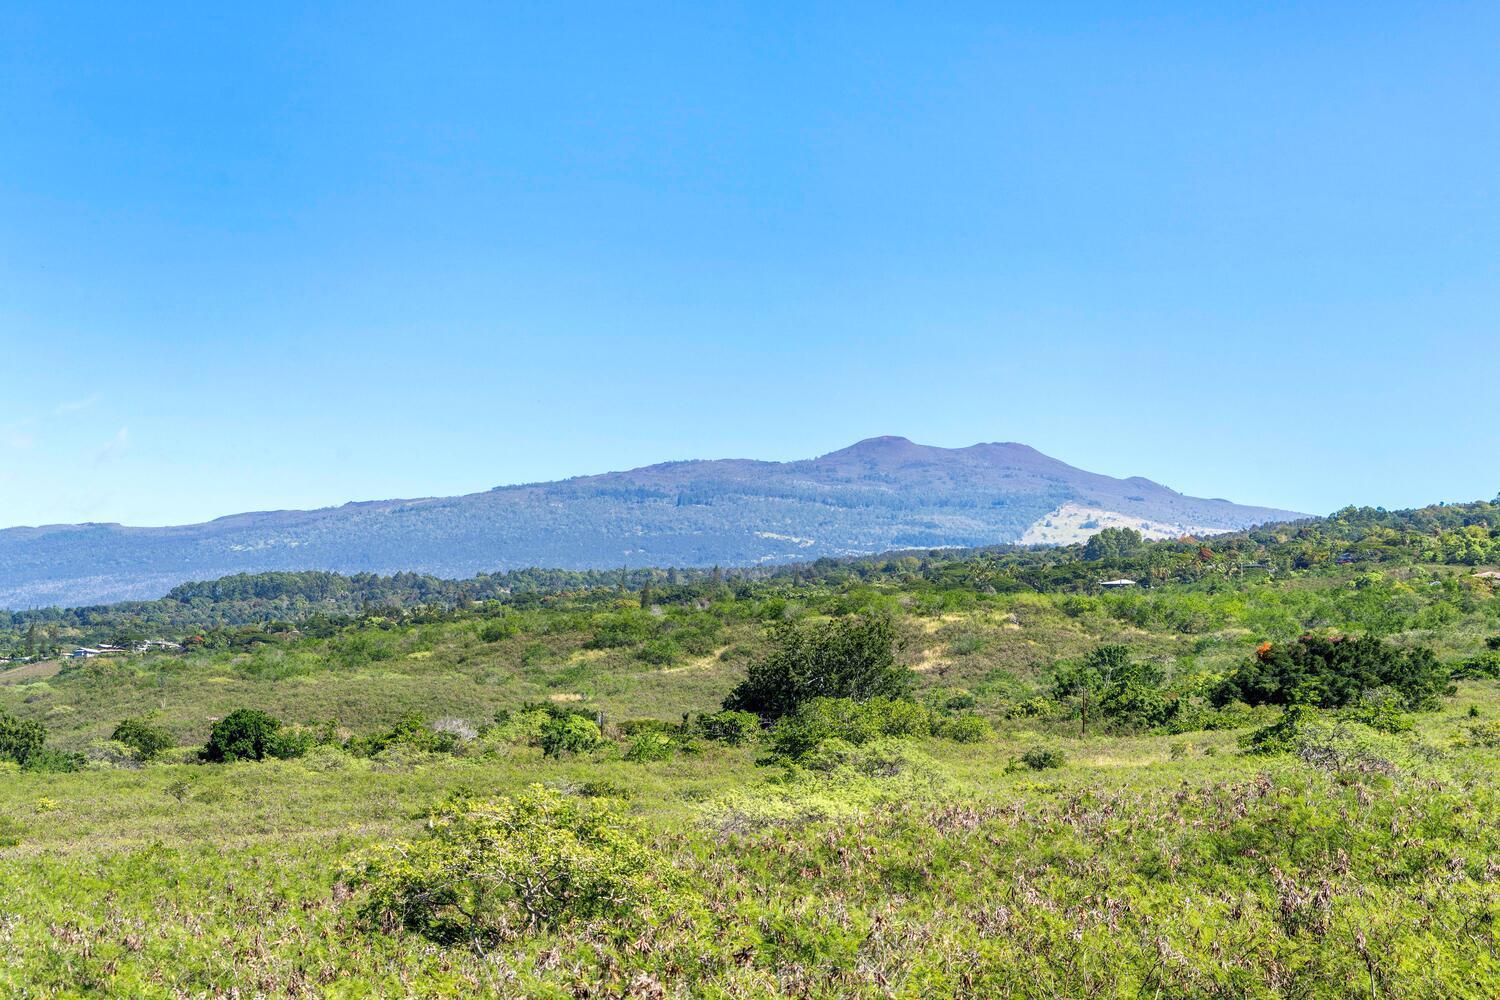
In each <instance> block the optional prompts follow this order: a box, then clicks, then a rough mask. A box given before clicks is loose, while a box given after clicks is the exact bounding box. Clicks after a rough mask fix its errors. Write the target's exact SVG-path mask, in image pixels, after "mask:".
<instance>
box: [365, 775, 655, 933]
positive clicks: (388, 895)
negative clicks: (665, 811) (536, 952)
mask: <svg viewBox="0 0 1500 1000" xmlns="http://www.w3.org/2000/svg"><path fill="white" fill-rule="evenodd" d="M653 867H654V863H653V859H652V857H651V855H650V852H649V851H648V850H647V849H646V847H645V846H644V845H643V844H642V843H641V841H640V840H639V838H638V837H637V836H636V835H635V834H634V833H633V832H632V831H630V830H629V829H628V828H627V827H626V826H625V824H624V823H623V821H622V820H621V819H620V818H619V817H617V816H615V815H614V814H613V813H612V812H611V811H609V810H608V809H606V808H604V807H602V806H599V805H596V804H592V803H580V802H578V801H577V800H574V799H569V798H567V797H565V796H563V795H561V794H559V793H557V792H555V791H550V790H548V789H545V788H543V787H542V786H540V785H535V786H533V787H531V788H529V789H527V790H525V791H522V792H519V793H517V794H516V795H513V796H506V797H500V798H495V799H484V800H480V799H472V798H469V797H466V796H456V797H454V798H452V799H450V800H449V801H448V802H446V803H444V804H443V805H442V806H441V807H439V808H438V809H436V810H434V812H433V813H432V815H431V817H430V818H429V820H428V833H427V836H425V837H423V838H421V839H419V840H415V841H409V842H399V843H394V844H389V845H382V846H379V847H376V848H374V849H372V850H370V851H368V852H366V853H365V854H363V855H362V856H361V857H360V858H358V859H357V860H356V861H355V862H354V863H353V864H352V865H351V866H350V867H349V868H348V869H347V872H346V875H345V879H346V881H347V882H348V883H349V884H350V885H351V886H352V887H354V888H356V889H359V890H362V891H363V892H364V893H365V900H364V912H365V913H366V914H367V915H369V916H371V917H373V918H374V919H375V920H376V922H377V923H381V924H384V925H386V926H389V925H390V924H397V925H399V926H402V927H405V928H407V929H409V930H414V931H417V932H419V933H421V934H423V935H425V936H427V937H430V938H433V939H435V940H437V941H442V942H463V943H471V942H473V943H478V944H480V945H481V946H487V945H490V944H493V943H495V942H498V941H503V940H506V939H508V938H510V937H513V936H514V935H516V934H518V933H522V932H526V931H535V930H537V929H539V928H543V927H557V926H559V925H562V924H565V923H568V922H570V921H573V920H584V919H591V918H607V919H609V920H611V921H616V922H618V921H625V920H629V919H631V918H633V917H636V916H638V915H639V914H638V909H639V907H641V906H643V905H644V904H645V903H646V901H647V899H648V898H649V895H650V893H651V891H652V889H653V888H654V887H655V886H654V883H653V881H652V879H651V878H650V875H651V871H652V869H653Z"/></svg>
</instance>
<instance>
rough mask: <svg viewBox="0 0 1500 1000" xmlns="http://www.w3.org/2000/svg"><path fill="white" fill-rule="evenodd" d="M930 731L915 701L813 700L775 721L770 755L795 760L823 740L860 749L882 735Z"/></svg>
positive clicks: (876, 699) (894, 735) (771, 734)
mask: <svg viewBox="0 0 1500 1000" xmlns="http://www.w3.org/2000/svg"><path fill="white" fill-rule="evenodd" d="M931 731H932V722H931V719H930V717H929V716H928V714H927V711H926V709H924V708H922V706H920V705H918V704H916V703H915V702H910V701H901V700H895V699H891V698H872V699H870V700H869V701H853V700H851V699H849V698H815V699H813V700H812V701H809V702H806V703H804V704H802V705H801V706H799V707H798V709H797V711H796V712H795V713H794V714H792V715H789V716H786V717H784V718H782V719H781V720H780V721H779V722H777V723H776V725H775V726H774V727H773V728H772V729H771V732H770V738H769V739H770V745H771V751H772V753H773V754H775V755H776V756H778V757H784V758H788V759H793V760H795V759H797V758H800V757H802V756H804V755H805V754H807V753H809V752H810V751H812V750H814V749H816V748H817V747H818V745H819V744H820V743H823V742H824V741H825V740H842V741H843V742H845V743H848V744H850V745H852V746H859V745H861V744H863V743H869V742H870V741H872V740H875V739H879V738H880V737H883V736H892V737H903V736H926V735H927V734H929V733H930V732H931Z"/></svg>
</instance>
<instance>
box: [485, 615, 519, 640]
mask: <svg viewBox="0 0 1500 1000" xmlns="http://www.w3.org/2000/svg"><path fill="white" fill-rule="evenodd" d="M520 633H521V630H520V629H519V628H518V627H517V626H516V624H515V622H510V621H506V620H505V619H504V618H495V619H492V620H490V621H487V622H485V623H484V624H483V625H481V626H479V640H480V641H481V642H500V641H501V640H503V639H509V638H511V637H513V636H516V635H519V634H520Z"/></svg>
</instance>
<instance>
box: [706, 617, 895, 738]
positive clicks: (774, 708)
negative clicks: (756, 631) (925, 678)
mask: <svg viewBox="0 0 1500 1000" xmlns="http://www.w3.org/2000/svg"><path fill="white" fill-rule="evenodd" d="M771 641H772V643H773V645H774V647H775V648H774V649H773V651H772V653H771V655H769V656H768V657H766V658H765V659H762V660H760V661H758V662H756V663H754V664H752V665H751V667H750V675H749V676H748V677H746V678H745V680H744V681H742V682H741V683H740V684H739V685H738V686H737V687H736V688H735V689H734V691H732V692H731V693H730V695H729V697H728V698H726V699H725V701H724V707H725V708H726V709H730V710H735V711H746V712H754V713H755V714H756V715H759V716H761V717H762V718H767V719H779V718H781V717H782V716H784V715H787V714H789V713H791V712H794V711H796V710H797V707H798V706H799V705H801V704H803V703H804V702H808V701H811V700H813V699H814V698H848V699H851V700H854V701H864V700H866V699H869V698H877V697H881V698H904V697H906V696H907V695H908V694H910V692H911V690H912V688H913V687H914V686H915V684H916V676H915V675H914V674H913V673H912V672H911V670H909V669H908V668H906V667H902V666H898V665H897V664H896V656H895V646H896V631H895V625H894V623H893V622H892V621H891V620H890V619H889V618H887V617H885V616H882V615H858V616H853V617H849V618H836V619H834V620H833V621H830V622H823V623H818V624H811V625H797V624H793V623H788V622H782V623H776V624H773V625H772V626H771Z"/></svg>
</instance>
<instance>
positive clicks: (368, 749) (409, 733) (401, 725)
mask: <svg viewBox="0 0 1500 1000" xmlns="http://www.w3.org/2000/svg"><path fill="white" fill-rule="evenodd" d="M458 742H459V738H458V734H457V733H455V732H453V731H452V730H451V729H449V730H445V731H439V730H437V729H434V728H433V727H432V726H429V725H428V724H427V720H425V719H423V718H422V717H421V716H420V715H416V714H410V715H407V716H405V717H403V718H402V719H401V721H400V722H397V723H396V724H395V725H394V726H392V727H391V728H390V729H387V730H385V731H384V732H380V733H373V734H371V735H369V736H365V737H363V738H359V739H353V740H350V741H349V750H350V752H351V753H357V754H364V755H365V756H368V757H373V756H375V755H376V754H378V753H383V752H384V751H386V750H389V749H391V748H392V747H401V748H402V749H405V750H409V751H414V752H416V753H452V752H453V750H454V748H455V747H457V746H458Z"/></svg>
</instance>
